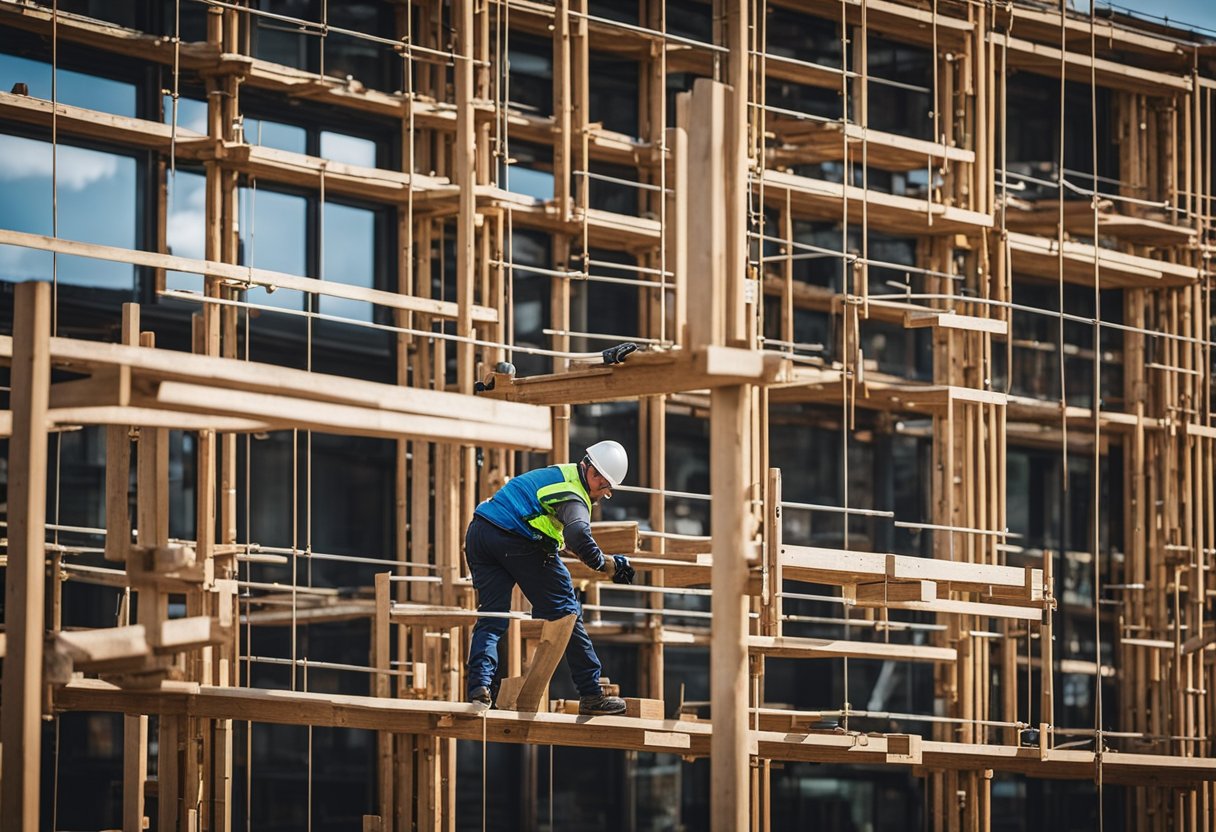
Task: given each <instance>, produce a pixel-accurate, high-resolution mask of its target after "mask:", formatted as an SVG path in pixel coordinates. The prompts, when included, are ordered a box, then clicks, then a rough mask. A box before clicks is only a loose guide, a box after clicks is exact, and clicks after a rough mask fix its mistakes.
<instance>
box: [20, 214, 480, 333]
mask: <svg viewBox="0 0 1216 832" xmlns="http://www.w3.org/2000/svg"><path fill="white" fill-rule="evenodd" d="M0 244H5V245H12V246H21V247H22V248H30V249H34V250H36V251H52V252H56V253H58V254H70V255H74V256H77V257H88V258H92V259H96V260H108V261H113V262H117V263H131V264H133V265H136V266H146V267H148V268H153V269H165V270H170V271H178V272H186V273H189V274H197V275H201V276H206V277H215V278H219V279H221V280H224V281H226V282H228V283H229V284H231V285H233V286H239V287H243V288H244V287H250V286H264V287H268V288H278V289H292V290H295V291H300V292H308V293H310V294H314V295H324V296H326V297H335V298H345V299H347V300H359V301H366V302H367V303H372V304H375V305H377V306H383V307H386V308H389V309H401V310H404V311H408V312H424V313H426V314H428V315H434V316H435V317H439V318H455V317H456V316H457V314H458V312H459V308H458V306H457V305H456V304H454V303H451V302H448V301H440V300H429V299H424V298H416V297H412V296H410V295H402V294H398V293H396V292H386V291H384V290H382V289H369V288H367V287H364V286H355V285H353V284H350V283H342V282H340V281H337V280H317V279H315V278H311V277H301V276H300V275H293V274H287V273H286V272H276V271H271V270H268V269H257V268H253V267H251V266H237V265H233V264H231V263H221V262H218V261H215V260H197V259H192V258H189V257H179V256H177V255H174V254H160V253H158V252H152V251H140V250H138V249H127V248H120V247H118V246H107V245H102V244H100V243H85V242H79V241H77V240H68V239H65V238H63V237H49V236H47V235H45V234H29V233H26V232H24V231H12V230H9V229H0ZM470 314H471V315H472V317H473V320H474V321H477V322H479V323H494V322H496V321H497V320H498V310H496V309H494V308H492V307H488V306H474V307H472V308H471V310H470Z"/></svg>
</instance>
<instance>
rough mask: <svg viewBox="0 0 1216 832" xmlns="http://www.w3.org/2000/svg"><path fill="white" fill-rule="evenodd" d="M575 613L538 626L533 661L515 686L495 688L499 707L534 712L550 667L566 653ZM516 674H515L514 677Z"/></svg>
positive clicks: (543, 695)
mask: <svg viewBox="0 0 1216 832" xmlns="http://www.w3.org/2000/svg"><path fill="white" fill-rule="evenodd" d="M577 620H578V616H577V615H575V614H574V613H571V614H570V615H567V616H564V617H562V618H558V619H556V620H554V621H546V622H545V623H544V625H543V627H542V630H541V636H540V641H539V643H538V644H537V646H536V651H535V652H534V653H533V654H532V661H531V662H530V663H529V664H528V669H527V670H526V671H524V675H523V677H522V681H521V682H520V683H519V685H518V687H515V686H511V687H510V688H509V687H508V686H507V685H506V681H507V680H505V679H504V680H503V685H502V686H501V687H500V688H499V691H498V707H499V708H500V709H504V710H508V711H521V712H524V713H536V712H537V711H538V710H540V706H541V703H542V702H544V700H545V691H547V690H548V688H549V680H550V679H552V678H553V671H554V670H556V669H557V664H558V662H560V661H561V658H562V656H563V655H565V653H566V644H567V642H569V641H570V634H571V633H572V632H574V623H575V622H576V621H577ZM514 678H518V677H514Z"/></svg>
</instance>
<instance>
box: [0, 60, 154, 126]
mask: <svg viewBox="0 0 1216 832" xmlns="http://www.w3.org/2000/svg"><path fill="white" fill-rule="evenodd" d="M56 82H57V83H56V88H55V99H56V100H57V101H58V102H59V103H60V104H70V105H71V106H73V107H85V108H87V109H89V110H100V111H101V112H104V113H113V114H114V115H117V116H130V117H132V118H133V117H134V116H135V85H134V84H128V83H125V82H123V81H115V80H114V79H112V78H99V77H97V76H96V75H86V74H85V73H83V72H73V71H72V70H70V69H64V68H63V67H59V71H58V73H57V76H56ZM14 84H25V85H27V86H28V87H29V91H30V92H29V94H30V95H31V96H33V97H34V98H43V99H46V100H47V101H50V100H51V65H50V64H49V63H46V62H44V61H35V60H31V59H29V58H19V57H17V56H16V55H7V54H4V53H2V52H0V89H2V90H4V91H5V92H7V91H9V90H11V89H12V88H13V85H14Z"/></svg>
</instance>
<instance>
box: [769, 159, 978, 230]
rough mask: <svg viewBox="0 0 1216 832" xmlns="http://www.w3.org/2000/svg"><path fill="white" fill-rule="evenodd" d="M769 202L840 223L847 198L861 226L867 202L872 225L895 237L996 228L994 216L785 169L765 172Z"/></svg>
mask: <svg viewBox="0 0 1216 832" xmlns="http://www.w3.org/2000/svg"><path fill="white" fill-rule="evenodd" d="M757 187H758V186H757ZM757 192H758V191H757ZM764 198H765V202H766V203H767V204H768V205H770V206H772V207H773V208H776V209H780V208H781V207H783V206H785V205H786V204H787V201H788V204H789V206H790V208H791V209H792V210H793V212H794V214H795V215H796V216H799V217H803V216H805V217H809V218H812V219H825V220H827V219H837V220H838V219H840V217H841V216H842V213H843V210H844V207H845V201H846V199H847V201H848V209H849V215H848V219H849V222H850V223H854V222H856V223H860V222H861V218H862V206H863V204H864V205H865V211H866V219H867V222H868V223H869V225H870V226H871V227H872V228H873V229H874V230H875V231H883V232H887V233H891V234H932V235H942V234H978V233H979V232H980V231H982V230H983V229H985V228H991V227H992V216H991V215H990V214H983V213H980V212H978V211H970V210H967V209H964V208H958V207H955V206H952V205H942V204H940V203H935V202H928V201H926V200H923V199H913V198H912V197H908V196H899V195H896V194H884V193H881V192H878V191H874V190H864V189H862V188H860V187H858V186H856V185H847V186H846V185H843V184H841V183H839V182H829V181H827V180H825V179H814V178H811V177H806V176H799V175H797V174H794V173H788V172H786V171H765V174H764Z"/></svg>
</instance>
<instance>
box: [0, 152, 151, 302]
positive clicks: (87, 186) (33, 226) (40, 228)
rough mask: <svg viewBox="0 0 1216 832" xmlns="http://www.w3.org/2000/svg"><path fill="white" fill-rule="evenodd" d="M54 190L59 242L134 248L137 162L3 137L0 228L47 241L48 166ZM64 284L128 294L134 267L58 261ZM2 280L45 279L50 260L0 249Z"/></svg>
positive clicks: (46, 255) (69, 259) (77, 259)
mask: <svg viewBox="0 0 1216 832" xmlns="http://www.w3.org/2000/svg"><path fill="white" fill-rule="evenodd" d="M53 165H54V167H55V168H56V169H55V178H56V180H57V182H58V188H59V197H60V198H59V205H58V211H59V223H58V233H59V236H60V237H64V238H67V239H69V240H80V241H83V242H87V243H101V244H104V245H110V246H120V247H122V248H136V247H137V242H136V206H135V202H136V182H135V173H136V171H135V160H134V159H133V158H130V157H127V156H118V155H116V154H113V153H103V152H101V151H98V150H88V149H86V148H83V147H75V146H73V145H66V144H60V145H59V150H58V153H57V154H55V155H54V157H53V154H52V148H51V145H50V143H49V142H43V141H38V140H36V139H27V138H23V137H20V136H6V135H0V183H3V189H4V199H3V200H0V227H3V228H9V229H12V230H15V231H25V232H29V233H32V234H51V233H52V231H53V230H54V229H53V228H52V220H51V210H52V206H51V178H52V177H51V174H52V166H53ZM58 276H59V281H60V282H61V283H65V284H70V285H75V286H91V287H95V288H103V289H121V290H126V291H131V290H133V289H134V287H135V267H134V266H131V265H128V264H125V263H111V262H107V261H103V260H94V259H91V258H81V257H72V256H68V255H61V256H60V257H59V264H58ZM0 279H3V280H14V281H20V280H50V279H51V254H50V253H49V252H42V251H32V250H30V249H26V248H20V247H16V246H0Z"/></svg>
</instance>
